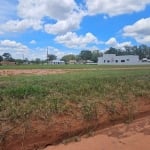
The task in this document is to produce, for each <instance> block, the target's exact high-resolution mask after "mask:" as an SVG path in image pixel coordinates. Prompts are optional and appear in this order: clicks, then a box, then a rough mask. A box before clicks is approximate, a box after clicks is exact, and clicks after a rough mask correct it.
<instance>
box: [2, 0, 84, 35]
mask: <svg viewBox="0 0 150 150" xmlns="http://www.w3.org/2000/svg"><path fill="white" fill-rule="evenodd" d="M17 15H18V17H19V19H18V20H8V21H6V22H5V23H3V24H0V33H1V34H2V33H5V32H20V31H24V30H26V29H29V28H32V29H34V30H42V29H43V28H44V30H45V31H46V32H47V33H50V34H62V33H66V32H68V31H72V30H75V29H77V28H79V25H80V22H81V20H82V18H83V16H84V15H85V14H84V12H83V11H82V10H81V9H80V8H79V6H78V5H77V4H76V2H75V0H69V1H68V0H61V2H60V0H26V1H25V0H19V1H18V6H17ZM45 17H46V18H48V19H47V20H45ZM48 20H50V22H51V20H53V22H55V23H50V22H49V21H48Z"/></svg>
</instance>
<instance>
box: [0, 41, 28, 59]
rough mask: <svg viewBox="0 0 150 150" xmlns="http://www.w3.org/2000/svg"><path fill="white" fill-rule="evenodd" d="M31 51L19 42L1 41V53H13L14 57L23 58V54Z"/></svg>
mask: <svg viewBox="0 0 150 150" xmlns="http://www.w3.org/2000/svg"><path fill="white" fill-rule="evenodd" d="M29 51H30V49H29V48H28V47H27V46H26V45H24V44H22V43H19V42H16V41H11V40H1V41H0V53H1V54H3V53H5V52H8V53H11V54H12V55H13V57H18V56H21V57H22V54H27V53H29Z"/></svg>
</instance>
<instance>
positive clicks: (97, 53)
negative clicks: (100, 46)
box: [91, 50, 102, 63]
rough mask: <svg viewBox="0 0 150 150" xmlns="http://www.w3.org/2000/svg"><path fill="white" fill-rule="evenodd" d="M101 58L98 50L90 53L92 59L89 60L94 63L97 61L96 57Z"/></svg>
mask: <svg viewBox="0 0 150 150" xmlns="http://www.w3.org/2000/svg"><path fill="white" fill-rule="evenodd" d="M100 56H102V53H100V52H99V50H94V51H92V58H91V60H92V61H94V62H95V63H96V62H97V61H98V57H100Z"/></svg>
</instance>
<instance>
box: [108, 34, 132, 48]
mask: <svg viewBox="0 0 150 150" xmlns="http://www.w3.org/2000/svg"><path fill="white" fill-rule="evenodd" d="M105 44H106V45H108V46H109V47H113V48H120V49H124V47H125V46H131V45H132V44H131V42H122V43H119V42H117V40H116V39H115V38H114V37H112V38H110V39H109V40H108V41H107V42H106V43H105Z"/></svg>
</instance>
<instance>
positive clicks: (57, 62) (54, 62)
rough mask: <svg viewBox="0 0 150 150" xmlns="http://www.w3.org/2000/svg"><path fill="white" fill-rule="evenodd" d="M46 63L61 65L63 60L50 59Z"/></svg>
mask: <svg viewBox="0 0 150 150" xmlns="http://www.w3.org/2000/svg"><path fill="white" fill-rule="evenodd" d="M48 64H51V65H62V64H65V62H64V61H62V60H52V61H49V62H48Z"/></svg>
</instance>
